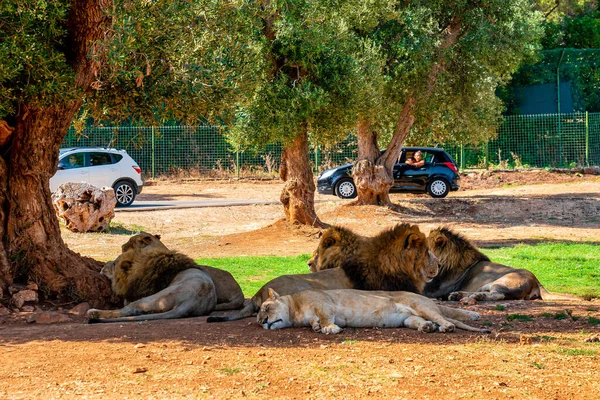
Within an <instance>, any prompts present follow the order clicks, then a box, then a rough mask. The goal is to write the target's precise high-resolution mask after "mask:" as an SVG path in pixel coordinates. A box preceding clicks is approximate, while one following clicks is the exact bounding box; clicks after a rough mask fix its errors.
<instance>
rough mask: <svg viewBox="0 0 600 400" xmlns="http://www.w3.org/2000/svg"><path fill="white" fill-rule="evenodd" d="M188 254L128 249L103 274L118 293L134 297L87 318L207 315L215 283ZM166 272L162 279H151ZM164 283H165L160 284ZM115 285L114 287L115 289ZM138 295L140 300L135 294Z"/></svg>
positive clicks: (214, 299) (120, 319)
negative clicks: (119, 306) (117, 307)
mask: <svg viewBox="0 0 600 400" xmlns="http://www.w3.org/2000/svg"><path fill="white" fill-rule="evenodd" d="M195 264H196V263H195V262H194V260H192V259H191V258H189V257H187V256H185V255H183V254H180V253H176V252H173V251H165V250H162V249H158V248H152V249H148V250H146V251H143V252H141V253H137V254H136V251H135V250H134V249H129V250H127V251H125V252H124V253H122V254H121V255H120V256H119V257H117V259H116V260H115V261H113V262H109V263H106V265H105V266H104V268H102V271H101V272H102V274H103V275H105V276H106V277H108V278H109V279H110V280H111V281H112V284H113V290H114V291H115V293H117V294H118V295H121V296H124V297H125V298H127V299H133V300H134V301H132V302H131V303H129V304H127V305H126V306H125V307H123V308H121V309H120V310H97V309H91V310H88V312H87V317H88V322H89V323H94V322H125V321H141V320H153V319H171V318H184V317H197V316H201V315H207V314H209V313H210V312H212V311H213V310H214V309H215V306H216V304H217V294H216V291H215V285H214V284H213V281H212V279H211V278H210V276H208V274H207V273H205V272H204V271H202V270H200V269H198V268H196V267H195ZM157 276H163V277H165V276H168V278H165V280H161V279H152V278H156V277H157ZM163 286H164V287H163ZM115 289H116V290H115ZM138 296H140V297H141V298H139V300H136V298H137V297H138Z"/></svg>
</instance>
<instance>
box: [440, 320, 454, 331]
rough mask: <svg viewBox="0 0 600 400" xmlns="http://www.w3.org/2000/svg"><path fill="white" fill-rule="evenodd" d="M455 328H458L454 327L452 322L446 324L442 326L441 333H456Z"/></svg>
mask: <svg viewBox="0 0 600 400" xmlns="http://www.w3.org/2000/svg"><path fill="white" fill-rule="evenodd" d="M454 328H456V327H455V326H454V324H452V323H450V322H447V323H445V324H442V325H440V327H439V331H440V332H442V333H445V332H454Z"/></svg>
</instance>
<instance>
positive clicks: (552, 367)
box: [0, 173, 600, 399]
mask: <svg viewBox="0 0 600 400" xmlns="http://www.w3.org/2000/svg"><path fill="white" fill-rule="evenodd" d="M496 175H498V174H492V175H490V176H481V177H480V176H473V177H463V180H462V182H461V185H462V186H463V187H465V188H470V189H469V190H461V191H459V192H456V193H452V194H451V195H450V196H449V197H448V198H446V199H442V200H435V199H431V198H428V197H427V196H416V195H392V198H393V200H394V202H396V203H398V204H399V205H400V207H401V208H400V211H399V212H395V211H390V210H387V209H382V208H379V207H343V205H344V204H346V202H344V201H341V200H337V199H336V198H334V197H332V196H317V198H316V200H317V202H316V208H317V212H318V214H319V216H320V217H321V219H322V220H324V221H326V222H329V223H335V224H343V225H346V226H348V227H350V228H354V229H356V230H358V231H360V232H362V233H363V234H374V233H376V232H378V231H379V230H381V229H383V228H385V227H388V226H391V225H393V224H395V223H397V222H411V223H418V224H419V225H420V226H421V227H422V229H423V230H424V231H426V232H428V231H429V230H430V229H432V228H434V227H436V226H438V225H439V224H447V225H451V226H453V227H454V228H455V229H457V230H459V231H461V232H463V233H465V234H467V235H468V236H469V237H471V238H473V239H475V241H476V242H477V243H478V244H479V245H483V246H485V245H488V244H490V243H494V244H495V243H515V242H520V241H532V242H535V241H537V240H544V241H545V240H572V241H586V242H600V222H599V220H598V215H600V212H599V211H600V201H599V200H600V194H599V193H600V180H599V179H598V178H597V177H589V176H574V175H557V174H550V175H546V174H542V173H540V174H537V175H536V174H531V175H520V176H521V178H518V175H517V177H515V175H514V174H513V175H506V174H504V173H502V174H499V176H500V178H498V177H497V176H496ZM504 180H506V181H504ZM520 181H524V182H528V183H531V182H538V184H536V185H533V184H529V185H526V186H522V185H518V182H520ZM542 182H544V183H542ZM469 185H473V186H469ZM280 190H281V183H279V182H234V183H223V182H206V181H203V182H183V183H177V184H173V183H169V182H157V183H156V185H154V186H149V187H147V188H145V190H144V193H143V195H142V197H141V198H146V199H154V200H158V199H161V200H162V199H167V198H181V199H199V198H207V199H215V198H236V199H268V200H272V199H277V198H278V197H279V192H280ZM282 217H283V211H282V210H281V207H280V206H278V205H266V206H265V205H261V206H249V207H225V208H206V209H184V210H167V211H152V212H139V213H138V212H136V213H131V212H127V213H120V212H118V213H117V216H116V218H115V220H114V221H113V222H114V223H115V224H118V225H119V226H121V228H120V231H118V232H113V233H111V234H73V233H68V232H64V238H65V241H66V243H67V244H68V245H69V247H71V248H72V249H74V250H75V251H78V252H80V253H81V254H83V255H87V256H92V257H95V258H97V259H102V260H108V259H111V258H114V257H116V255H117V254H118V252H119V249H120V245H121V244H122V243H123V242H125V241H126V240H127V239H128V238H129V235H130V234H132V233H133V231H135V230H136V229H138V228H143V229H144V230H147V231H149V232H153V233H160V234H162V236H163V240H164V241H165V243H167V244H168V245H169V246H171V247H174V248H177V249H179V250H180V251H183V252H185V253H187V254H189V255H191V256H193V257H201V256H230V255H243V254H252V255H256V254H288V255H294V254H302V253H310V252H311V251H312V250H313V249H314V248H315V247H316V243H317V240H318V239H317V235H316V233H317V231H316V230H315V229H311V228H295V227H289V226H287V225H285V224H283V223H281V222H277V220H278V219H280V218H282ZM70 306H71V305H63V306H62V307H64V308H68V307H70ZM56 307H60V305H57V306H56ZM56 307H55V308H56ZM470 309H472V310H476V311H478V312H479V313H480V314H481V315H482V320H481V321H480V323H479V324H480V325H487V326H490V327H491V329H492V331H493V333H492V334H490V335H484V334H472V333H468V332H464V331H458V332H454V333H449V334H438V333H436V334H421V333H419V332H415V331H410V330H408V329H356V330H354V329H346V330H345V331H344V332H343V333H342V334H340V335H337V336H324V335H320V334H317V333H313V332H311V331H310V330H309V329H308V328H307V329H288V330H282V331H265V330H263V329H262V328H261V327H260V326H258V324H256V323H255V322H254V320H253V319H245V320H241V321H236V322H232V323H221V324H207V323H206V322H205V320H206V319H205V318H191V319H185V320H175V321H155V322H144V323H134V324H106V325H86V324H84V323H83V319H82V318H81V317H75V316H71V318H72V321H71V322H69V323H62V324H52V325H46V326H42V325H35V324H34V325H27V324H25V322H23V321H24V318H25V317H26V315H23V316H22V318H11V319H8V318H6V317H0V360H2V362H0V383H2V384H1V385H0V398H17V399H30V398H107V397H108V398H114V397H117V396H119V397H123V398H216V399H223V398H243V397H251V398H266V397H268V398H302V399H304V398H324V397H327V398H361V397H367V396H369V397H372V398H413V397H415V396H418V397H422V398H431V399H439V398H465V397H466V398H494V399H504V398H538V399H575V398H576V399H597V398H598V393H600V381H599V380H598V379H597V378H598V374H599V372H600V367H599V365H600V355H599V354H600V343H599V342H593V341H589V342H586V339H587V340H590V339H592V338H594V337H598V336H599V335H600V326H598V322H597V320H599V319H600V311H599V310H600V302H599V301H598V300H595V301H593V302H557V303H551V302H546V303H544V302H538V301H532V302H524V301H517V302H514V301H513V302H500V303H488V304H478V305H475V306H471V307H470ZM22 314H27V313H22ZM514 314H518V315H523V316H526V317H529V319H530V320H529V321H523V320H519V319H513V320H509V316H510V315H514ZM563 317H564V318H563Z"/></svg>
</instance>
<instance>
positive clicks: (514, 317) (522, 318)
mask: <svg viewBox="0 0 600 400" xmlns="http://www.w3.org/2000/svg"><path fill="white" fill-rule="evenodd" d="M506 320H507V321H523V322H529V321H533V318H531V317H530V316H529V315H523V314H510V315H507V316H506Z"/></svg>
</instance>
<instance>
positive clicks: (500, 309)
mask: <svg viewBox="0 0 600 400" xmlns="http://www.w3.org/2000/svg"><path fill="white" fill-rule="evenodd" d="M505 309H506V307H504V306H503V305H502V304H497V305H496V307H494V310H498V311H504V310H505Z"/></svg>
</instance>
